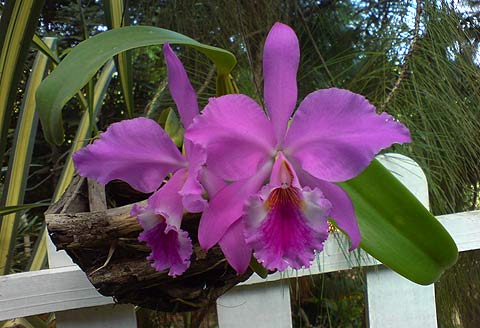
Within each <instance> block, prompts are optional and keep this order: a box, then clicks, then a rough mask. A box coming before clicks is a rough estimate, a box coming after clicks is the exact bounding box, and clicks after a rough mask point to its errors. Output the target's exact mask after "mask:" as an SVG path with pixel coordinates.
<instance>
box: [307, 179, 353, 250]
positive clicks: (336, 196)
mask: <svg viewBox="0 0 480 328" xmlns="http://www.w3.org/2000/svg"><path fill="white" fill-rule="evenodd" d="M298 175H299V177H300V181H301V183H302V184H303V185H307V186H310V187H311V188H315V187H317V188H319V189H320V190H321V191H322V192H323V194H324V195H325V198H326V199H328V200H329V201H330V203H331V204H332V210H331V212H330V217H331V218H332V219H333V220H334V221H335V223H336V224H337V226H338V227H339V228H340V229H342V230H343V231H344V232H345V233H346V234H347V235H348V236H349V237H350V250H353V249H355V248H357V247H358V246H359V245H360V240H361V235H360V228H359V227H358V223H357V219H356V217H355V210H354V208H353V203H352V200H351V199H350V197H349V196H348V194H347V193H346V192H345V191H344V190H343V189H342V188H341V187H339V186H337V185H335V184H333V183H330V182H326V181H321V180H318V179H316V178H314V177H312V176H311V175H309V174H307V173H305V172H302V171H301V170H298Z"/></svg>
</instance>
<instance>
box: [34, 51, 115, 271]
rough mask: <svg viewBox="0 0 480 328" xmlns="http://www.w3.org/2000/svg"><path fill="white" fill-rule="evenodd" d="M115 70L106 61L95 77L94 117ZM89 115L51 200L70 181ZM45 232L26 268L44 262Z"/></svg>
mask: <svg viewBox="0 0 480 328" xmlns="http://www.w3.org/2000/svg"><path fill="white" fill-rule="evenodd" d="M114 72H115V64H114V62H113V60H110V61H108V62H107V64H106V65H105V66H104V67H103V70H102V73H101V74H100V76H99V77H98V79H97V83H96V84H95V90H94V98H93V115H94V116H95V117H96V116H97V114H98V112H99V111H100V107H101V106H102V103H103V100H104V99H105V95H106V93H107V88H108V85H109V84H110V80H111V78H112V75H113V73H114ZM80 100H81V101H82V103H83V107H84V109H86V107H87V103H86V99H85V98H83V97H81V98H80ZM90 132H91V129H90V115H89V112H88V111H87V110H85V111H84V113H83V116H82V119H81V120H80V124H79V126H78V128H77V132H76V134H75V138H74V139H73V142H72V148H71V149H70V155H69V156H68V158H67V160H66V161H65V164H64V165H63V170H62V174H61V175H60V178H59V180H58V183H57V186H56V188H55V194H54V195H53V200H52V201H53V202H56V201H58V200H59V199H60V197H62V195H63V193H64V192H65V190H66V189H67V187H68V185H69V184H70V182H71V181H72V178H73V174H74V173H75V168H74V166H73V161H72V156H71V154H73V153H74V152H76V151H77V150H79V149H80V148H82V147H84V146H85V144H87V143H88V140H89V137H90ZM46 237H47V232H46V229H44V230H43V231H42V233H41V234H40V235H39V237H38V240H37V243H36V245H35V249H34V253H33V255H32V259H31V261H30V263H29V266H28V270H29V271H34V270H40V269H41V268H42V267H43V265H44V263H46V261H47V243H46Z"/></svg>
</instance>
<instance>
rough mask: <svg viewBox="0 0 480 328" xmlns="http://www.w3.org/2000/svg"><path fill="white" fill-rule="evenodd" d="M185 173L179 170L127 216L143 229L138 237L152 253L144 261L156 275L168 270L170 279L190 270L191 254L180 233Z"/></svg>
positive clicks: (190, 242) (187, 242)
mask: <svg viewBox="0 0 480 328" xmlns="http://www.w3.org/2000/svg"><path fill="white" fill-rule="evenodd" d="M186 175H187V172H186V170H185V169H182V170H179V171H178V172H177V173H175V174H174V175H173V176H172V178H170V180H168V182H167V183H166V184H165V185H164V186H163V187H162V188H160V189H159V190H158V191H157V192H156V193H154V194H153V195H152V196H150V198H149V199H148V203H147V206H145V207H141V206H138V205H135V206H134V207H133V208H132V212H131V215H133V216H136V217H137V220H138V222H139V223H140V225H141V226H142V228H143V229H144V231H143V232H142V233H140V235H139V236H138V239H139V240H140V241H144V242H145V243H146V244H147V245H148V247H150V249H151V250H152V252H151V253H150V255H149V256H148V257H147V259H148V260H152V261H153V263H152V266H153V267H154V268H155V269H156V270H157V271H162V270H165V269H168V268H170V271H169V273H168V274H169V275H170V276H173V277H175V276H178V275H181V274H182V273H183V272H185V270H186V269H187V268H188V267H189V266H190V257H191V255H192V252H193V248H192V241H191V240H190V238H189V237H188V233H187V232H186V231H183V230H181V229H180V225H181V223H182V215H183V206H182V197H181V196H180V194H179V190H180V188H181V187H182V186H183V183H184V181H185V178H186Z"/></svg>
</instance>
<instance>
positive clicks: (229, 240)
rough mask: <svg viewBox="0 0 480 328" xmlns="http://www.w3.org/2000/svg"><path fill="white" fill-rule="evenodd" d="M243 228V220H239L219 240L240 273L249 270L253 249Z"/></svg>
mask: <svg viewBox="0 0 480 328" xmlns="http://www.w3.org/2000/svg"><path fill="white" fill-rule="evenodd" d="M243 230H244V225H243V220H237V221H236V222H235V223H234V224H232V225H231V226H230V227H229V228H228V230H227V232H226V233H225V234H224V235H223V237H222V239H220V241H219V242H218V243H219V245H220V247H221V248H222V251H223V254H224V255H225V258H226V259H227V261H228V263H230V265H231V266H232V268H234V269H235V271H237V273H238V274H242V273H244V272H245V271H247V268H248V265H249V264H250V258H251V256H252V249H251V247H250V246H248V245H247V243H246V242H245V238H244V236H243Z"/></svg>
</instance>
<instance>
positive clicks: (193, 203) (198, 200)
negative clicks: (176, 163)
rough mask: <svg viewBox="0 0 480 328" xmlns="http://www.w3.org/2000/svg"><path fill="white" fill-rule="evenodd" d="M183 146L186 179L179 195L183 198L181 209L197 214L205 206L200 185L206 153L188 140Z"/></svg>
mask: <svg viewBox="0 0 480 328" xmlns="http://www.w3.org/2000/svg"><path fill="white" fill-rule="evenodd" d="M184 146H185V151H186V154H187V160H188V177H187V180H186V181H185V184H184V185H183V187H182V189H181V190H180V195H181V196H182V197H183V207H184V208H185V209H186V210H187V211H188V212H190V213H198V212H202V211H203V209H204V208H205V206H207V200H206V199H204V198H203V188H202V185H201V184H200V178H201V176H202V169H203V165H204V164H205V160H206V159H207V153H206V152H205V150H204V149H203V148H202V147H201V146H199V145H194V144H193V143H192V142H191V141H189V140H185V144H184Z"/></svg>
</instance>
